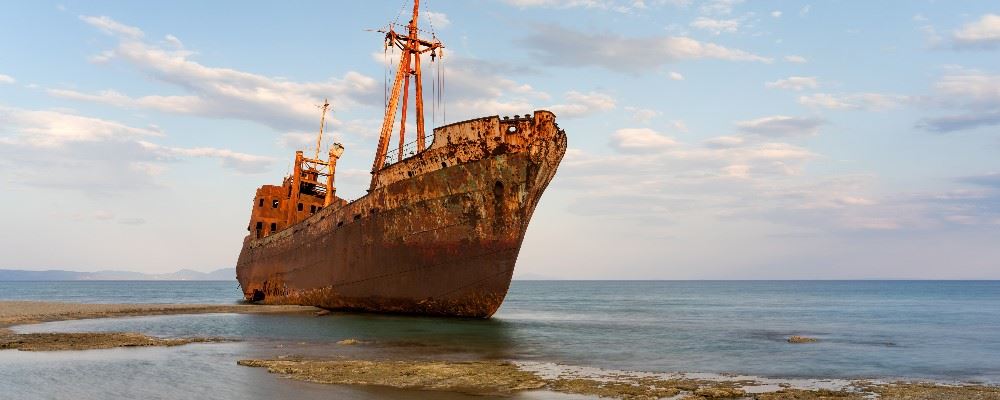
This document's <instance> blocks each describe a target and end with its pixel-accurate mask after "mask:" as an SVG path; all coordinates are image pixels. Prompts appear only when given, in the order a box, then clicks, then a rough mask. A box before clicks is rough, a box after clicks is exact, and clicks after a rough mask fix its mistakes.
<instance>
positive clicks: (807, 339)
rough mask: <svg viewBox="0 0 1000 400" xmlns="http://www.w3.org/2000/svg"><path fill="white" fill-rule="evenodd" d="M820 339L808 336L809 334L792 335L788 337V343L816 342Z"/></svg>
mask: <svg viewBox="0 0 1000 400" xmlns="http://www.w3.org/2000/svg"><path fill="white" fill-rule="evenodd" d="M818 341H819V339H816V338H812V337H808V336H798V335H795V336H792V337H789V338H788V343H816V342H818Z"/></svg>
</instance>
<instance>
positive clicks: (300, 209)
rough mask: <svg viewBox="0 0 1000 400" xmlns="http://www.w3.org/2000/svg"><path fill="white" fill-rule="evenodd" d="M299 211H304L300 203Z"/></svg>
mask: <svg viewBox="0 0 1000 400" xmlns="http://www.w3.org/2000/svg"><path fill="white" fill-rule="evenodd" d="M299 211H302V203H299Z"/></svg>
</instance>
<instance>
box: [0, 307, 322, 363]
mask: <svg viewBox="0 0 1000 400" xmlns="http://www.w3.org/2000/svg"><path fill="white" fill-rule="evenodd" d="M317 311H319V309H317V308H315V307H308V306H271V305H256V304H233V305H216V304H85V303H64V302H42V301H0V350H13V349H16V350H21V351H60V350H94V349H110V348H114V347H146V346H166V347H170V346H180V345H184V344H189V343H209V342H222V341H226V340H225V339H220V338H213V337H184V338H170V339H164V338H157V337H153V336H148V335H143V334H140V333H135V332H100V333H98V332H85V333H62V332H56V333H15V332H13V331H11V330H10V329H7V328H9V327H11V326H15V325H28V324H36V323H42V322H54V321H66V320H75V319H95V318H115V317H129V316H149V315H176V314H206V313H240V314H275V313H283V314H288V313H315V312H317Z"/></svg>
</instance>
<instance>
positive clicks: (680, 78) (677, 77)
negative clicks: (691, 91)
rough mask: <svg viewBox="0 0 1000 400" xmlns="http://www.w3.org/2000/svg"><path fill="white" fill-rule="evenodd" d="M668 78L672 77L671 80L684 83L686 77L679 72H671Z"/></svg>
mask: <svg viewBox="0 0 1000 400" xmlns="http://www.w3.org/2000/svg"><path fill="white" fill-rule="evenodd" d="M668 76H669V77H670V79H671V80H674V81H683V80H684V75H681V74H680V73H679V72H676V71H670V74H668Z"/></svg>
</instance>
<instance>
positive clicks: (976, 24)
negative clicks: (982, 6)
mask: <svg viewBox="0 0 1000 400" xmlns="http://www.w3.org/2000/svg"><path fill="white" fill-rule="evenodd" d="M952 40H954V42H955V45H956V47H981V48H994V47H996V46H997V45H998V44H1000V15H996V14H985V15H983V16H982V17H980V18H979V19H978V20H976V21H973V22H970V23H968V24H965V25H964V26H962V27H961V28H960V29H958V30H956V31H955V32H954V33H953V34H952Z"/></svg>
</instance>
